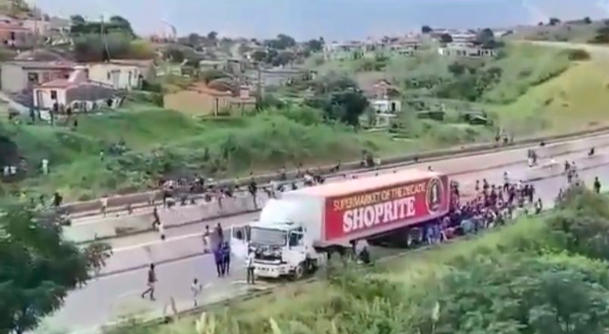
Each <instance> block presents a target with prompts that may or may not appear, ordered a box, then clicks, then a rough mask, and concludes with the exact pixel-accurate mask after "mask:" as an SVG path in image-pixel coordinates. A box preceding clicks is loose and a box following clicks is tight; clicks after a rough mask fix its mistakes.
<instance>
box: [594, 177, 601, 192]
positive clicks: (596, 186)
mask: <svg viewBox="0 0 609 334" xmlns="http://www.w3.org/2000/svg"><path fill="white" fill-rule="evenodd" d="M594 192H595V193H597V194H600V193H601V181H599V179H598V176H597V177H595V178H594Z"/></svg>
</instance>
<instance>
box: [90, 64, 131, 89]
mask: <svg viewBox="0 0 609 334" xmlns="http://www.w3.org/2000/svg"><path fill="white" fill-rule="evenodd" d="M88 69H89V79H90V80H91V81H95V82H99V83H103V84H106V85H110V86H112V87H113V88H114V89H124V90H132V89H136V88H139V87H140V84H141V80H140V74H141V73H140V70H139V68H138V67H137V66H126V65H116V64H93V65H89V66H88Z"/></svg>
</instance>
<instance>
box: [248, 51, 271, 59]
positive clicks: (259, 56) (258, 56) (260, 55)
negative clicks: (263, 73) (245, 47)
mask: <svg viewBox="0 0 609 334" xmlns="http://www.w3.org/2000/svg"><path fill="white" fill-rule="evenodd" d="M267 56H268V54H267V52H266V51H264V50H256V51H254V52H252V53H251V57H252V60H254V61H257V62H263V61H266V59H267Z"/></svg>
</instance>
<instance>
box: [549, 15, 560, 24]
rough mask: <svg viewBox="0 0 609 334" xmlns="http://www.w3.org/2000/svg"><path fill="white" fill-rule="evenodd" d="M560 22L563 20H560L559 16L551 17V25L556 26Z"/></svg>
mask: <svg viewBox="0 0 609 334" xmlns="http://www.w3.org/2000/svg"><path fill="white" fill-rule="evenodd" d="M560 22H561V21H560V19H559V18H556V17H551V18H550V22H549V24H550V25H551V26H556V25H559V24H560Z"/></svg>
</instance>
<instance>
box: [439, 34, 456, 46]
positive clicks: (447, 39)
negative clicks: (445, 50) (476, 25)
mask: <svg viewBox="0 0 609 334" xmlns="http://www.w3.org/2000/svg"><path fill="white" fill-rule="evenodd" d="M440 42H442V43H444V44H447V43H452V42H453V37H452V36H451V35H450V34H442V35H440Z"/></svg>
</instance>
